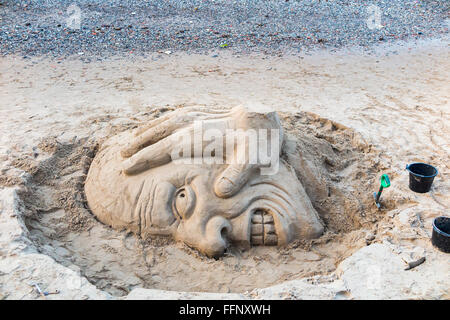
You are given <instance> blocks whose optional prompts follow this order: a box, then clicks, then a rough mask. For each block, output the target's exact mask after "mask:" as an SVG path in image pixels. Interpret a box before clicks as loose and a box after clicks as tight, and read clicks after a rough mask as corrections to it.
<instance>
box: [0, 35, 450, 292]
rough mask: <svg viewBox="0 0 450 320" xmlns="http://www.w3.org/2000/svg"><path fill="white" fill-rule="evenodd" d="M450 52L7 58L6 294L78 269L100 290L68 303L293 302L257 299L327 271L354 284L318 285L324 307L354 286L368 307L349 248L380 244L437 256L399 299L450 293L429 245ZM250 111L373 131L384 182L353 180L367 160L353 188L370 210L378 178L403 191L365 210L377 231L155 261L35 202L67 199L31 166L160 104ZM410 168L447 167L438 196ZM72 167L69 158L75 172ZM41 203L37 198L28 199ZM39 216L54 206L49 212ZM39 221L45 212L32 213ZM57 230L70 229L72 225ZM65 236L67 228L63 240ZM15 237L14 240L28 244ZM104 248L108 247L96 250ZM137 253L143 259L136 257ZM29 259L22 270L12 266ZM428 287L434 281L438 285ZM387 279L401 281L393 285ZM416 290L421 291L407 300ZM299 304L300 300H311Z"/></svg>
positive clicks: (448, 190)
mask: <svg viewBox="0 0 450 320" xmlns="http://www.w3.org/2000/svg"><path fill="white" fill-rule="evenodd" d="M449 56H450V54H449V50H448V46H447V43H446V42H445V41H443V40H429V41H423V42H422V43H420V44H419V45H417V44H415V45H413V44H408V43H401V44H398V45H394V46H390V47H378V48H377V49H376V50H375V52H373V53H372V54H370V55H369V54H367V53H363V52H359V51H357V50H354V49H346V50H341V51H338V52H335V53H330V52H327V51H317V52H313V53H310V54H308V55H303V56H302V55H298V56H283V57H273V56H262V55H253V56H241V57H239V56H236V55H231V54H229V55H227V54H221V55H220V56H219V57H216V58H214V57H211V56H206V55H187V54H170V55H166V54H154V55H150V56H148V57H146V58H141V57H136V58H133V59H131V58H113V59H109V60H105V61H101V62H91V63H82V62H80V61H79V60H77V59H75V58H72V59H65V60H60V61H58V60H50V59H46V58H33V59H26V60H24V59H22V58H19V57H14V56H7V57H2V58H0V120H1V125H0V159H1V164H0V166H1V167H0V170H1V174H2V176H1V180H0V188H1V190H2V191H1V196H0V197H1V198H0V200H2V211H3V213H4V214H3V215H2V217H1V220H0V223H1V227H2V236H1V249H2V255H4V256H5V259H3V263H0V271H1V273H0V279H1V278H2V282H1V283H2V286H1V288H0V293H1V295H2V297H6V298H34V297H35V293H34V292H33V291H32V290H31V291H30V287H29V282H30V281H38V280H39V281H40V283H41V284H42V285H43V286H45V287H52V286H57V282H55V280H52V281H53V282H52V281H50V280H49V279H50V274H52V273H51V270H53V269H55V270H56V269H57V268H60V269H61V270H65V269H66V267H69V268H72V269H74V268H75V269H77V268H78V269H77V270H76V272H79V273H81V275H82V276H85V277H87V279H88V280H89V281H91V282H92V283H93V284H95V286H96V287H97V288H95V289H92V288H91V287H90V288H91V289H89V290H91V291H89V292H91V293H86V292H84V291H83V290H84V289H80V288H83V286H81V285H80V286H78V287H77V288H75V289H76V290H75V289H73V288H72V287H71V286H68V289H67V288H66V289H67V290H68V291H70V292H71V293H70V294H69V293H67V290H66V293H61V294H60V295H59V296H58V295H55V296H54V297H56V298H68V297H75V298H80V297H84V296H87V297H88V298H93V297H100V298H104V297H105V296H108V294H111V295H113V296H126V295H127V294H129V293H130V291H131V294H129V297H138V298H143V297H144V298H145V297H149V296H150V297H154V296H156V295H158V292H156V293H155V292H153V291H147V293H146V292H145V291H144V292H142V291H140V290H141V289H137V288H141V287H145V288H151V289H163V290H175V291H183V292H184V291H191V292H192V291H194V292H220V293H228V292H232V293H239V294H243V295H242V296H237V297H239V298H246V297H257V298H264V297H272V298H273V297H274V296H273V294H274V292H277V294H279V295H280V296H276V297H284V298H286V297H288V296H289V295H286V294H287V293H286V292H289V290H291V291H292V290H293V288H294V289H295V288H296V286H297V287H298V286H300V284H299V283H297V284H295V283H294V284H291V285H290V286H289V285H287V286H285V287H282V288H281V289H280V288H278V289H274V290H272V291H270V290H268V289H266V290H259V291H258V290H256V291H255V290H254V291H252V290H253V289H255V288H264V287H268V286H272V285H275V284H279V283H282V282H284V281H287V280H294V279H303V280H304V279H306V278H304V277H312V276H317V275H323V276H327V277H330V278H329V279H331V280H330V282H333V281H335V283H336V284H339V286H342V287H343V288H345V289H336V290H335V289H333V288H331V287H326V288H325V289H324V288H323V287H320V288H319V287H317V290H318V291H317V292H318V293H317V296H315V297H318V298H333V297H334V298H337V297H338V296H337V295H336V294H335V295H330V292H334V291H333V290H335V292H341V291H342V290H344V291H345V292H347V291H348V292H352V295H350V296H349V297H353V298H367V297H372V296H370V294H371V293H370V290H369V291H367V292H368V293H366V296H364V293H362V294H360V295H359V296H358V292H359V291H358V290H357V288H351V286H357V284H353V283H352V281H347V280H346V277H345V275H346V272H350V271H351V270H353V269H351V268H352V267H349V266H347V265H348V263H347V264H346V263H345V261H346V259H352V257H353V256H352V254H354V255H355V257H357V254H358V252H364V251H361V250H368V249H367V248H373V249H374V250H375V249H377V250H379V248H380V246H384V247H383V248H390V249H389V250H391V251H392V250H393V252H394V253H395V254H396V255H398V256H399V257H400V256H401V255H402V253H405V252H409V251H408V250H416V251H417V248H419V249H423V250H424V252H425V253H423V255H424V256H426V261H425V263H423V264H422V265H420V266H418V267H416V268H415V269H413V270H414V271H413V272H414V273H412V272H411V273H410V274H406V275H405V274H404V273H405V272H406V271H404V270H403V269H401V270H398V272H399V273H402V275H401V276H398V278H399V279H403V280H402V281H404V282H401V283H399V284H398V287H399V289H398V291H395V290H394V293H395V292H397V294H399V295H400V296H399V297H398V298H447V299H448V298H449V296H448V287H450V283H449V280H448V279H450V277H449V275H450V270H449V267H448V257H447V256H446V255H445V254H444V253H441V252H439V251H437V250H436V249H435V248H433V247H432V246H431V243H430V241H429V236H430V235H431V223H432V220H433V218H435V217H437V216H440V215H447V216H448V212H449V207H450V182H449V178H450V167H449V165H450V161H449V160H450V138H449V135H450V105H449V95H450V84H449V83H450V82H449V81H448V79H449V70H450V59H449V58H450V57H449ZM249 104H252V105H256V106H258V105H261V106H269V107H272V108H274V109H275V110H277V111H280V112H281V113H282V114H283V116H284V117H288V118H289V115H295V114H296V113H297V114H300V115H303V116H304V117H306V115H307V116H308V117H310V118H311V119H312V120H311V121H310V122H309V123H308V125H310V126H316V127H317V128H316V129H317V130H313V132H314V133H323V132H324V130H326V129H327V127H326V126H327V125H329V123H336V124H337V125H338V128H341V129H336V126H333V125H331V127H330V128H331V129H330V130H337V131H339V130H342V131H343V132H353V133H355V134H357V136H358V137H359V135H360V136H361V141H363V142H362V143H363V144H364V146H365V147H362V148H361V150H364V149H365V148H366V151H365V152H364V151H361V154H364V153H365V154H369V156H370V161H368V162H365V163H364V164H365V165H367V166H368V167H367V171H371V172H372V175H371V176H370V180H368V179H365V178H367V177H365V175H364V170H363V169H364V168H361V166H360V167H358V172H360V173H361V175H359V176H358V175H356V176H355V171H354V170H355V168H356V167H357V166H356V165H355V166H348V167H346V168H344V169H343V170H342V171H341V172H340V174H341V175H342V176H344V175H347V176H352V177H353V182H355V181H358V180H357V179H358V178H359V179H360V184H361V188H360V189H358V187H357V186H354V188H355V190H356V191H358V190H359V191H360V192H362V190H364V192H365V194H364V195H362V196H361V197H362V198H364V199H366V200H367V199H368V198H369V199H370V197H371V194H369V195H367V190H371V189H373V191H376V190H377V189H378V183H379V178H380V176H381V174H383V173H389V175H390V178H391V187H390V188H389V189H386V190H385V191H384V193H383V196H382V200H383V201H384V203H385V208H384V209H383V210H382V211H381V212H377V211H376V209H375V208H370V204H368V202H367V201H366V202H364V201H363V202H364V208H365V210H366V211H367V212H375V213H376V214H375V213H374V215H376V219H374V220H373V221H372V222H373V223H372V225H371V226H368V225H367V224H363V225H358V226H357V227H355V228H353V229H352V228H350V229H348V230H345V232H344V231H342V230H332V231H333V232H332V234H330V233H329V234H327V235H326V236H328V237H329V239H328V240H327V239H325V238H324V239H325V240H324V239H322V240H323V241H318V242H317V243H309V244H308V245H304V244H302V245H298V247H295V248H290V250H291V251H289V250H288V251H289V252H288V253H286V252H282V251H273V250H276V249H272V248H256V249H252V250H254V251H252V252H251V253H248V252H247V253H244V257H242V256H239V255H238V254H236V255H233V254H232V255H231V256H230V257H225V258H223V259H221V260H218V261H215V260H208V259H205V258H204V257H200V256H198V255H197V254H196V253H195V252H192V251H190V250H189V249H187V248H185V247H184V246H183V245H180V244H174V243H168V244H163V245H161V246H162V247H163V249H160V250H159V249H158V248H156V249H155V248H153V249H154V250H153V251H152V252H151V253H149V252H146V250H145V244H142V243H140V242H139V240H138V239H136V238H135V237H134V236H130V235H125V234H120V233H117V232H115V231H113V230H110V229H108V228H106V227H104V226H101V225H100V224H95V223H94V222H89V221H88V222H86V224H85V225H83V223H78V224H76V223H75V224H74V225H76V226H78V227H77V228H78V229H77V228H72V229H70V223H66V224H65V225H62V226H60V227H58V226H57V225H53V224H52V223H53V222H52V219H59V218H62V217H64V216H65V215H66V214H67V213H66V212H65V209H64V208H63V207H62V206H60V207H58V206H54V205H53V204H50V205H49V204H42V203H37V202H38V200H39V199H40V200H41V201H45V199H47V200H48V199H50V197H49V196H47V197H46V194H47V193H48V194H51V193H52V192H54V190H53V191H52V188H55V185H53V186H52V185H51V184H48V185H46V184H45V183H41V184H39V183H37V182H36V181H37V180H36V179H37V178H36V175H35V173H36V170H34V169H35V168H36V167H38V166H39V163H42V162H43V161H45V160H48V159H50V158H51V157H54V156H55V152H54V151H55V148H57V147H55V146H58V145H65V146H69V145H70V146H72V147H71V148H68V149H64V150H65V152H67V154H66V155H67V157H69V158H70V156H71V155H73V154H74V152H75V153H76V152H79V150H80V148H81V149H82V148H83V143H85V141H92V140H96V141H101V140H102V139H104V138H106V137H108V136H110V135H111V134H112V133H114V132H117V131H120V130H123V129H126V128H128V127H133V126H136V125H139V124H142V123H145V121H148V120H149V119H150V118H151V117H152V116H153V115H154V113H153V112H154V111H155V110H158V112H163V111H164V110H165V109H171V108H174V107H182V106H192V105H200V106H214V107H227V108H228V107H233V106H236V105H249ZM161 110H162V111H161ZM314 119H315V120H314ZM327 120H331V121H332V122H327ZM340 126H342V127H340ZM333 128H334V129H333ZM80 141H82V142H80ZM353 142H354V141H353ZM336 143H339V141H337V142H336V141H335V144H336ZM354 143H355V142H354ZM356 144H358V142H356ZM85 146H86V145H85ZM367 146H370V147H367ZM46 148H47V149H46ZM77 148H78V149H77ZM367 148H369V149H367ZM87 149H89V148H87ZM87 149H84V150H87ZM64 150H63V151H64ZM88 151H89V150H88ZM62 155H64V153H62ZM355 155H356V154H353V156H355ZM58 156H59V157H61V154H59V155H58ZM362 158H363V156H361V159H362ZM74 159H75V160H76V161H78V160H77V159H78V158H76V157H75V158H73V159H72V160H73V161H74V162H76V161H75V160H74ZM412 162H426V163H430V164H433V165H434V166H435V167H437V168H438V170H439V175H438V176H437V177H436V179H435V182H434V184H433V188H432V190H431V192H429V193H426V194H416V193H413V192H411V191H410V190H409V188H408V173H407V171H406V170H405V166H406V164H408V163H412ZM74 165H76V163H75V164H74V163H69V162H68V164H67V167H70V166H74ZM77 168H78V169H77V170H82V169H83V168H82V167H77ZM62 169H64V168H58V170H62ZM378 169H380V171H379V172H378V171H376V170H378ZM33 170H34V171H33ZM55 170H56V168H55ZM381 170H382V171H381ZM46 172H47V173H48V174H49V175H50V173H51V171H46ZM58 172H59V173H60V172H61V171H58ZM30 177H32V179H31V180H30ZM41 178H42V177H41ZM44 179H47V178H46V177H44ZM48 179H49V180H51V177H48ZM30 181H32V182H30ZM371 184H373V185H371ZM34 187H36V188H37V189H33V188H34ZM352 187H353V186H352ZM27 188H29V189H30V188H31V189H32V191H33V190H39V193H40V194H33V192H31V193H30V192H29V191H30V190H28V191H27V190H25V191H24V189H27ZM46 188H47V189H46ZM33 196H35V198H36V199H37V200H36V199H31V198H32V197H33ZM11 197H13V198H14V197H15V198H14V199H16V200H14V201H12V200H11V199H10V198H11ZM24 197H25V198H24ZM27 197H28V198H27ZM30 197H31V198H30ZM30 199H31V200H30ZM43 199H44V200H43ZM11 201H12V202H11ZM49 201H50V200H49ZM11 203H13V204H12V205H11ZM14 203H16V204H14ZM17 203H22V204H23V206H22V207H20V205H19V206H18V205H17ZM30 204H32V205H35V206H36V208H37V209H36V208H34V209H36V210H37V213H36V212H31V211H27V210H28V209H29V205H30ZM8 206H9V207H8ZM27 206H28V207H27ZM8 208H10V209H11V208H12V209H11V210H12V211H11V212H10V213H11V214H10V215H7V214H6V213H7V212H9V211H8V210H9V209H8ZM39 208H41V209H42V208H47V209H48V210H47V211H45V212H44V213H42V212H40V213H39ZM36 214H42V217H34V216H35V215H36ZM344 214H349V215H352V214H354V213H353V212H346V213H344ZM24 217H26V218H24ZM58 221H59V222H60V223H63V224H64V221H66V220H61V219H60V220H58ZM83 226H84V227H85V229H83V228H84V227H83ZM27 228H28V229H29V232H28V231H27V230H26V229H27ZM52 228H53V231H52V230H51V229H52ZM58 228H59V229H58ZM80 228H81V229H80ZM49 229H50V230H49ZM55 230H56V231H58V230H60V231H61V232H63V233H64V234H60V235H58V234H55ZM56 233H57V232H56ZM11 239H16V240H15V241H16V244H14V241H12V240H11ZM27 239H28V240H27ZM30 239H31V240H30ZM93 240H96V241H97V240H98V241H99V242H98V243H97V242H96V243H95V244H94V243H93ZM333 240H334V241H333ZM17 243H19V244H23V245H17ZM369 244H370V245H369ZM105 246H106V247H105ZM127 246H128V247H127ZM377 246H378V247H377ZM33 248H37V250H35V249H33ZM56 248H60V249H59V251H57V250H56ZM124 248H125V249H124ZM126 248H128V249H126ZM143 248H144V249H143ZM360 248H362V249H361V250H360V251H357V250H358V249H360ZM27 250H28V251H27ZM30 250H31V251H30ZM33 250H34V251H33ZM127 250H128V251H127ZM271 250H272V251H271ZM30 252H31V253H30ZM106 252H109V255H106ZM136 252H141V253H142V252H144V254H143V255H140V256H139V257H135V256H134V255H135V253H136ZM355 252H356V253H355ZM30 254H34V255H39V256H42V255H45V256H50V257H52V259H50V260H48V261H47V260H45V259H44V260H45V261H44V262H41V263H43V264H45V263H47V264H48V270H49V271H48V273H44V274H40V276H39V277H40V279H36V277H37V275H35V274H34V272H35V271H33V270H34V269H33V268H31V267H27V266H26V264H23V263H19V262H20V261H21V260H20V259H28V258H29V256H28V258H27V255H30ZM283 254H285V256H286V254H287V258H286V259H285V260H283V259H281V258H280V257H282V255H283ZM254 257H256V258H254ZM292 257H294V258H292ZM41 258H42V257H40V258H39V259H41ZM39 259H38V258H36V261H37V260H39ZM42 259H43V258H42ZM139 259H141V260H142V259H143V260H142V261H143V262H142V263H141V262H139V261H140V260H139ZM258 259H259V260H258ZM355 259H356V258H355ZM120 260H122V261H120ZM55 261H56V262H55ZM149 261H150V262H149ZM342 261H344V262H343V263H341V262H342ZM119 262H120V263H119ZM139 263H141V264H139ZM340 263H341V265H340ZM6 264H8V265H9V267H6ZM16 264H17V268H16V269H14V268H12V267H11V266H12V265H16ZM149 264H150V266H149ZM133 266H135V267H136V270H133ZM60 269H58V270H60ZM275 270H276V272H273V271H275ZM349 270H350V271H349ZM131 271H133V272H134V274H131ZM234 271H236V273H233V272H234ZM61 272H62V271H61ZM361 273H363V271H361ZM430 277H432V279H433V281H432V282H434V285H433V284H427V283H426V279H427V278H428V279H430ZM77 279H78V278H77ZM303 280H301V281H303ZM391 280H392V279H390V280H389V281H391ZM46 281H47V282H46ZM80 281H81V280H80ZM299 281H300V280H299ZM305 281H306V280H305ZM336 281H337V282H336ZM339 281H340V282H339ZM386 281H388V280H386ZM408 281H410V282H408ZM66 283H67V281H66ZM83 283H84V282H83ZM389 283H390V285H392V286H393V287H395V285H396V283H395V281H394V283H393V284H392V283H391V282H389ZM405 283H407V284H408V285H410V284H411V283H413V285H410V286H409V287H408V288H409V289H408V290H406V289H405V290H403V289H401V288H403V287H404V286H405ZM386 285H387V284H386ZM308 288H309V287H308ZM414 288H416V289H417V288H419V289H420V290H419V289H417V290H416V289H414ZM446 288H447V289H446ZM72 289H73V290H72ZM133 289H134V290H133ZM309 289H311V288H309ZM319 289H320V290H319ZM59 290H61V289H59ZM71 290H72V291H71ZM86 290H87V289H86ZM92 290H94V291H92ZM100 290H103V291H100ZM132 290H133V291H132ZM311 290H312V289H311ZM63 291H64V290H63ZM104 291H105V292H107V293H105V294H104ZM294 291H295V290H294ZM92 292H95V294H94V293H92ZM244 292H247V293H244ZM248 292H250V293H248ZM280 292H281V293H280ZM301 294H302V293H301V292H300V293H298V295H297V296H295V295H294V298H299V297H302V296H301ZM379 294H380V296H377V297H381V298H387V297H390V296H389V294H392V293H385V295H384V296H383V294H382V290H381V291H380V290H379ZM344 296H345V297H347V296H346V295H344ZM49 297H50V298H51V297H53V296H49ZM167 297H168V298H174V297H176V295H175V293H173V295H169V296H167ZM184 297H186V298H192V296H189V295H185V296H184ZM232 297H236V296H232ZM291 297H292V296H291Z"/></svg>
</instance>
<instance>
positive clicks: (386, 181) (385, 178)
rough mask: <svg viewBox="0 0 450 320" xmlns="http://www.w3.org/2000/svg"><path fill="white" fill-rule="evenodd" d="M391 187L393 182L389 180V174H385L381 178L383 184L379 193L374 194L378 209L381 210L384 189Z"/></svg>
mask: <svg viewBox="0 0 450 320" xmlns="http://www.w3.org/2000/svg"><path fill="white" fill-rule="evenodd" d="M390 186H391V181H390V180H389V177H388V175H387V174H383V175H382V176H381V184H380V189H378V193H376V192H374V193H373V197H374V198H375V204H376V205H377V207H378V209H380V197H381V193H382V192H383V189H384V188H389V187H390Z"/></svg>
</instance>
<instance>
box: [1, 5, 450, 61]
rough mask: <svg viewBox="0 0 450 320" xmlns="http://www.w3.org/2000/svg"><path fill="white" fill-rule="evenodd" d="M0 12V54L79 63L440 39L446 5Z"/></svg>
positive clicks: (11, 8) (13, 8)
mask: <svg viewBox="0 0 450 320" xmlns="http://www.w3.org/2000/svg"><path fill="white" fill-rule="evenodd" d="M74 3H75V4H76V5H77V6H78V8H79V9H80V10H79V12H80V19H79V21H78V22H80V25H79V28H76V24H73V23H71V24H70V25H69V24H68V21H70V19H69V18H71V19H72V18H73V13H71V12H68V10H67V9H68V8H69V6H71V5H73V4H74ZM372 5H374V6H376V8H377V10H379V13H380V16H381V21H379V24H377V26H378V27H375V28H373V27H370V23H369V22H368V21H369V18H370V11H368V9H369V7H370V6H372ZM2 11H3V12H4V14H3V15H2V17H1V19H0V43H1V44H2V45H1V46H0V55H9V54H20V55H22V56H23V55H26V56H28V57H31V56H39V55H50V56H53V57H58V58H59V57H66V56H70V55H76V54H78V53H79V52H83V54H82V55H81V57H80V59H82V60H88V59H89V58H96V59H97V58H98V57H100V59H104V58H107V57H108V56H113V55H120V54H127V55H129V54H130V51H132V52H133V55H134V54H142V55H144V54H147V53H154V52H158V51H161V50H167V48H171V50H172V51H174V52H188V53H206V52H210V51H211V50H213V49H217V48H219V49H224V50H232V51H233V53H235V54H247V53H255V52H265V53H267V54H274V55H278V54H279V53H280V52H282V51H283V52H284V53H288V52H292V53H295V52H300V51H302V53H305V54H306V52H307V51H308V50H309V51H312V50H314V49H317V48H324V47H325V48H330V49H335V48H339V47H345V46H353V45H356V46H360V47H362V48H367V49H369V50H370V47H371V46H372V45H373V44H377V43H380V41H382V42H383V43H389V42H393V41H397V40H399V39H401V40H406V39H419V38H420V39H423V38H430V37H439V36H445V35H447V33H448V26H449V24H448V22H447V14H448V0H440V1H438V0H436V1H420V0H391V1H376V0H368V1H359V0H349V1H345V2H342V1H313V0H310V1H288V2H285V1H228V0H217V1H214V2H210V1H202V0H178V1H176V2H171V1H165V0H155V1H137V0H122V1H120V2H119V1H97V0H84V1H76V2H74V1H73V0H46V1H40V0H16V1H6V2H2ZM54 12H60V13H61V14H56V15H55V14H54ZM69 14H71V15H72V16H70V15H69ZM75 18H76V17H75ZM72 20H73V19H72ZM180 30H184V31H183V33H182V36H180V34H179V32H180ZM224 39H226V42H223V41H224Z"/></svg>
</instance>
